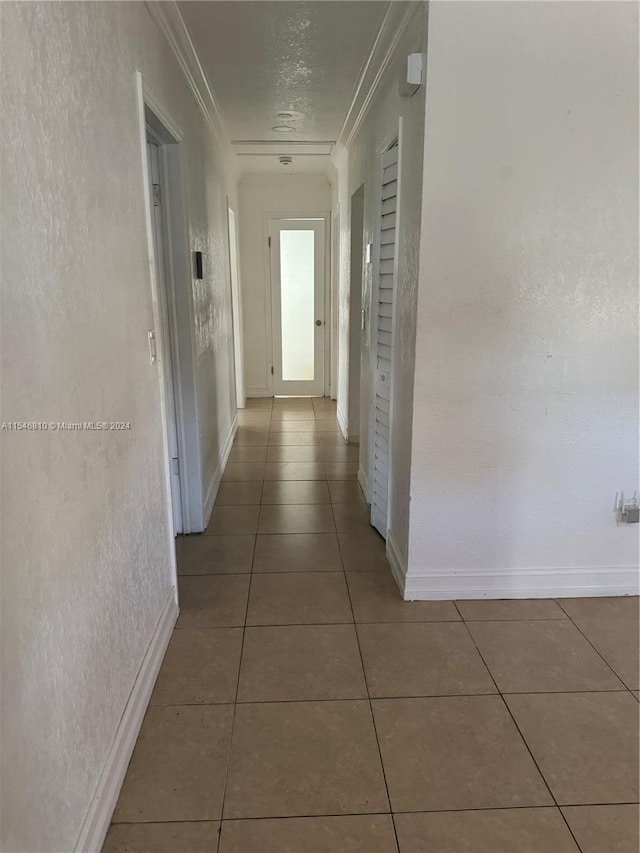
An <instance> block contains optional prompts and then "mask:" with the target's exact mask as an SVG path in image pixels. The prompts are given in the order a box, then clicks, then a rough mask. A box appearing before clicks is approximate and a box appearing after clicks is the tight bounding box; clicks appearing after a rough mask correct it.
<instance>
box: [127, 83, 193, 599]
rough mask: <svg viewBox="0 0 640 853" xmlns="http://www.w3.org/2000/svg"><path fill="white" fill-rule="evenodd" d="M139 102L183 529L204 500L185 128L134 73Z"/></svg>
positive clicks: (157, 323) (154, 292) (153, 277)
mask: <svg viewBox="0 0 640 853" xmlns="http://www.w3.org/2000/svg"><path fill="white" fill-rule="evenodd" d="M136 90H137V106H138V134H139V139H140V151H141V156H142V160H141V165H142V167H143V168H142V181H141V189H142V198H143V200H144V217H145V225H146V232H147V255H148V262H149V274H150V284H151V297H152V307H153V323H154V330H155V334H156V339H157V349H158V351H159V352H162V340H161V336H162V323H161V316H162V315H161V310H160V299H161V298H162V295H161V293H160V290H159V287H160V285H159V281H158V276H157V274H156V268H155V250H154V242H153V222H152V214H151V207H150V205H149V199H150V197H151V185H150V181H149V172H148V167H147V136H148V135H149V133H151V134H152V135H153V136H154V137H155V138H156V140H157V141H158V142H159V145H160V147H159V156H160V168H161V171H162V184H163V186H164V191H165V204H164V220H165V233H164V235H163V236H164V242H165V272H166V276H165V279H166V282H165V285H166V300H167V307H168V313H169V318H168V320H169V334H170V336H171V348H172V352H173V364H172V366H171V367H172V372H173V382H174V391H175V409H176V429H177V438H178V458H179V466H180V486H181V488H180V493H181V494H180V497H181V504H182V529H183V533H194V532H199V531H202V530H203V529H204V504H203V500H202V462H201V453H200V432H199V428H198V408H197V397H196V371H195V356H194V353H195V340H194V321H193V317H194V313H193V293H192V279H193V269H192V263H191V252H190V247H189V238H188V234H189V230H188V220H187V216H186V205H185V198H186V195H185V181H184V177H183V162H182V160H183V158H182V146H181V144H180V143H181V142H182V139H183V133H182V131H181V129H180V127H179V125H178V124H177V123H176V122H175V121H174V120H173V119H172V118H171V116H170V114H169V113H168V112H167V110H166V109H165V108H164V107H163V106H162V104H161V103H160V102H159V101H158V100H157V98H156V97H155V96H154V95H153V93H152V92H151V91H149V89H148V87H147V85H146V83H145V81H144V79H143V77H142V74H141V73H140V72H139V71H138V72H136ZM163 369H164V368H163V365H162V364H161V365H160V370H159V373H158V384H159V393H160V410H161V420H162V434H163V451H164V453H163V455H164V459H163V468H164V479H165V504H166V511H167V519H168V529H169V538H170V543H171V549H170V551H171V555H172V556H171V559H172V565H173V572H174V580H175V581H176V585H177V572H176V564H175V542H174V539H175V536H174V532H173V530H174V526H173V524H174V523H173V508H172V501H171V467H170V463H169V442H168V426H167V409H166V400H165V395H166V382H165V379H164V376H163V373H162V371H163Z"/></svg>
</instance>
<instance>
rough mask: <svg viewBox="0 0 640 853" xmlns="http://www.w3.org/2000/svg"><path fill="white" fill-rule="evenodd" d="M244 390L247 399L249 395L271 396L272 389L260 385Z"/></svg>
mask: <svg viewBox="0 0 640 853" xmlns="http://www.w3.org/2000/svg"><path fill="white" fill-rule="evenodd" d="M245 390H246V395H247V399H248V398H249V397H273V393H272V391H271V390H270V389H269V388H266V387H265V386H264V385H261V386H260V387H249V388H246V389H245Z"/></svg>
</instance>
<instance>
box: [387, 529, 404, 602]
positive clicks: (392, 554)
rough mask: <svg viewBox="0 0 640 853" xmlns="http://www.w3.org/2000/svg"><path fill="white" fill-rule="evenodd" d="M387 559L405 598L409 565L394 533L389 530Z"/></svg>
mask: <svg viewBox="0 0 640 853" xmlns="http://www.w3.org/2000/svg"><path fill="white" fill-rule="evenodd" d="M387 559H388V560H389V565H390V566H391V574H392V575H393V579H394V581H395V582H396V583H397V584H398V589H399V590H400V595H401V596H402V597H403V598H405V583H406V574H407V567H406V566H405V565H404V562H403V560H402V558H401V557H400V554H399V553H398V549H397V547H396V543H395V542H394V541H393V534H392V533H391V532H390V531H387Z"/></svg>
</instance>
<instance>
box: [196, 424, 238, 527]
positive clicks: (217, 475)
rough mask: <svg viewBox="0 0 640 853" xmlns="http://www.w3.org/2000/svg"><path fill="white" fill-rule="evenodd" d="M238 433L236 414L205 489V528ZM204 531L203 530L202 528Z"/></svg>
mask: <svg viewBox="0 0 640 853" xmlns="http://www.w3.org/2000/svg"><path fill="white" fill-rule="evenodd" d="M237 432H238V415H237V414H236V415H235V416H234V418H233V423H232V424H231V429H230V430H229V435H228V436H227V440H226V441H225V443H224V447H223V448H222V455H221V457H220V459H219V460H218V464H217V465H216V470H215V471H214V472H213V475H212V477H211V481H210V482H209V487H208V488H207V496H206V497H205V499H204V512H203V517H204V527H205V528H206V526H207V524H209V519H210V518H211V513H212V512H213V505H214V503H215V502H216V497H217V495H218V489H219V488H220V483H221V482H222V475H223V474H224V469H225V468H226V467H227V462H228V460H229V454H230V453H231V448H232V447H233V442H234V439H235V437H236V433H237ZM203 529H204V528H203Z"/></svg>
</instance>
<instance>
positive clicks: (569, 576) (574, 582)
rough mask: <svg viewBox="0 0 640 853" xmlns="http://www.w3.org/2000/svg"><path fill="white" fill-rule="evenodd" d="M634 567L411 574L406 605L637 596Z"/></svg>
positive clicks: (409, 574) (636, 580) (406, 579)
mask: <svg viewBox="0 0 640 853" xmlns="http://www.w3.org/2000/svg"><path fill="white" fill-rule="evenodd" d="M639 587H640V584H639V576H638V568H637V567H636V566H603V567H600V568H580V567H577V568H571V569H567V568H551V569H487V570H480V571H477V572H457V571H455V570H454V569H452V570H451V571H450V572H444V571H443V572H412V571H409V572H408V573H407V575H406V577H405V589H404V597H405V599H406V600H407V601H427V600H440V599H454V598H457V599H464V598H583V597H586V596H601V595H638V593H639V591H640V589H639Z"/></svg>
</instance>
